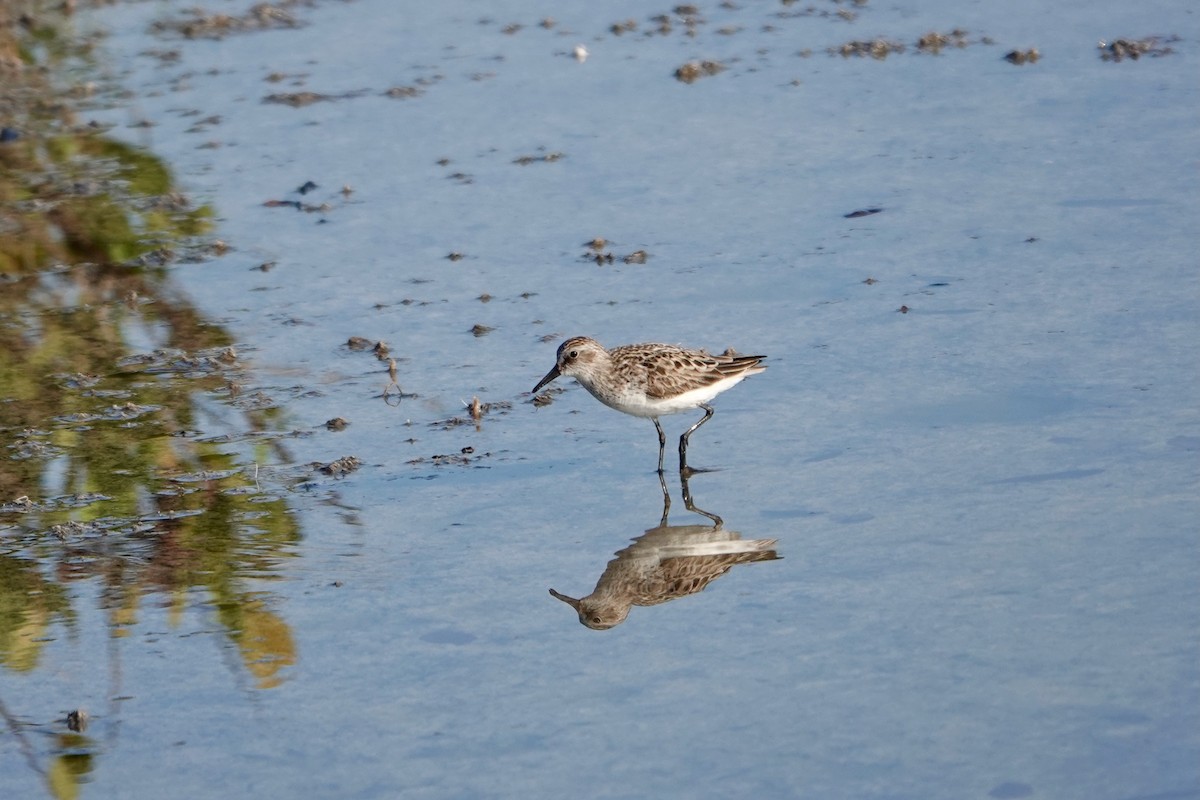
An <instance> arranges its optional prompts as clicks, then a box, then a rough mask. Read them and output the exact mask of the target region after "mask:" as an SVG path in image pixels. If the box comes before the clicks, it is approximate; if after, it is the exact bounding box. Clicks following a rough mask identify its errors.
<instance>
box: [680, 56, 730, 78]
mask: <svg viewBox="0 0 1200 800" xmlns="http://www.w3.org/2000/svg"><path fill="white" fill-rule="evenodd" d="M724 71H725V65H724V64H722V63H721V62H720V61H709V60H705V61H689V62H687V63H686V64H684V65H683V66H681V67H679V68H678V69H676V70H675V80H677V81H679V82H681V83H695V82H696V81H698V80H700V79H701V78H707V77H710V76H712V75H718V74H720V73H722V72H724Z"/></svg>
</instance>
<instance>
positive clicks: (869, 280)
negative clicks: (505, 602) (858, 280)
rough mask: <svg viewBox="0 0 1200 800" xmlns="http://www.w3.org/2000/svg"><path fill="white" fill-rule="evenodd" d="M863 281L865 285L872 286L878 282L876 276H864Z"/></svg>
mask: <svg viewBox="0 0 1200 800" xmlns="http://www.w3.org/2000/svg"><path fill="white" fill-rule="evenodd" d="M863 283H865V284H866V285H867V286H874V285H875V284H877V283H879V280H878V279H876V278H864V279H863Z"/></svg>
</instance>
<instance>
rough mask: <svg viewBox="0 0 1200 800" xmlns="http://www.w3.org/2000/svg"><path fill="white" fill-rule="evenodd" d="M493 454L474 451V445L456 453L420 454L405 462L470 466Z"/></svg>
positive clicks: (442, 465)
mask: <svg viewBox="0 0 1200 800" xmlns="http://www.w3.org/2000/svg"><path fill="white" fill-rule="evenodd" d="M492 456H493V454H492V453H490V452H487V453H476V452H475V448H474V447H470V446H468V447H464V448H462V449H461V450H459V451H458V452H457V453H439V454H437V455H432V456H421V457H420V458H413V459H409V460H408V461H406V462H405V463H406V464H412V465H418V464H432V465H433V466H435V467H472V466H477V465H478V463H479V462H480V461H482V460H483V459H485V458H492Z"/></svg>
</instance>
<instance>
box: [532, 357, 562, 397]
mask: <svg viewBox="0 0 1200 800" xmlns="http://www.w3.org/2000/svg"><path fill="white" fill-rule="evenodd" d="M560 374H561V373H560V372H559V371H558V365H557V364H555V365H554V368H553V369H551V370H550V371H549V372H547V373H546V377H544V378H542V379H541V380H540V381H538V385H537V386H535V387H533V391H535V392H536V391H537V390H538V389H541V388H542V387H543V386H545V385H546V384H547V383H549V382H550V381H552V380H554V379H555V378H557V377H558V376H559V375H560Z"/></svg>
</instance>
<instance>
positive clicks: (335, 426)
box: [325, 417, 350, 431]
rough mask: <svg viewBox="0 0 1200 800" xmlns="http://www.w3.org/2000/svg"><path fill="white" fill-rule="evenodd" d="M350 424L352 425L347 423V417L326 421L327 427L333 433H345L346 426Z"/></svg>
mask: <svg viewBox="0 0 1200 800" xmlns="http://www.w3.org/2000/svg"><path fill="white" fill-rule="evenodd" d="M349 424H350V423H349V422H347V421H346V419H345V417H334V418H333V419H330V420H326V421H325V427H326V428H328V429H329V430H331V431H344V430H346V426H347V425H349Z"/></svg>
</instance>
